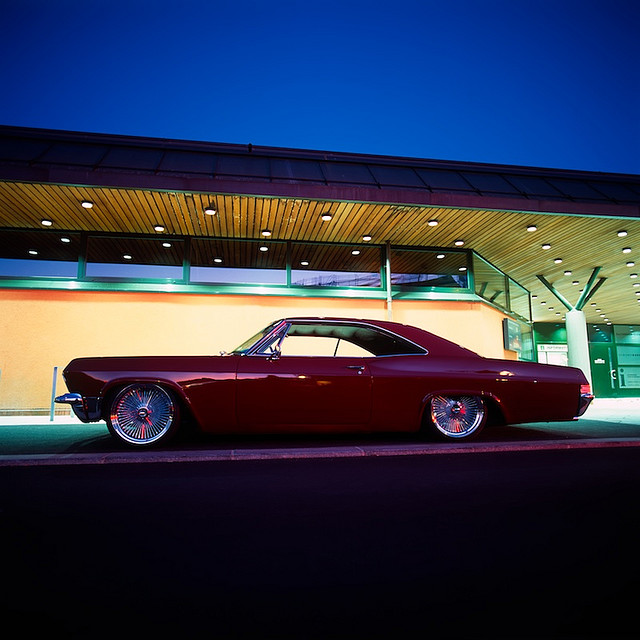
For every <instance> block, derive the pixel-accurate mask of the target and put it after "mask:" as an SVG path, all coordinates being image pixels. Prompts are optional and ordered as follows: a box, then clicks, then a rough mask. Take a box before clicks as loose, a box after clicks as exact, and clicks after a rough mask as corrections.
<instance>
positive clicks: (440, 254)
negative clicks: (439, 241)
mask: <svg viewBox="0 0 640 640" xmlns="http://www.w3.org/2000/svg"><path fill="white" fill-rule="evenodd" d="M436 258H438V260H442V258H444V253H439V254H438V255H437V256H436Z"/></svg>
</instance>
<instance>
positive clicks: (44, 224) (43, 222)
mask: <svg viewBox="0 0 640 640" xmlns="http://www.w3.org/2000/svg"><path fill="white" fill-rule="evenodd" d="M40 224H41V225H42V226H43V227H50V226H51V225H52V224H53V222H51V220H40Z"/></svg>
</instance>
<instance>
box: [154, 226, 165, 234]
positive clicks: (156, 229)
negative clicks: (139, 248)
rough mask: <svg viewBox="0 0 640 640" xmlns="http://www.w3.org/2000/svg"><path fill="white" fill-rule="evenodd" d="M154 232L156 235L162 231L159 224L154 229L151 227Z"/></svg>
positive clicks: (162, 228)
mask: <svg viewBox="0 0 640 640" xmlns="http://www.w3.org/2000/svg"><path fill="white" fill-rule="evenodd" d="M153 230H154V231H157V232H158V233H160V232H162V231H164V227H163V226H162V225H161V224H157V225H156V226H155V227H153Z"/></svg>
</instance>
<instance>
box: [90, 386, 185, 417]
mask: <svg viewBox="0 0 640 640" xmlns="http://www.w3.org/2000/svg"><path fill="white" fill-rule="evenodd" d="M132 384H155V385H158V386H159V387H162V388H163V389H164V390H165V391H169V392H170V394H171V396H172V397H173V398H174V399H175V401H176V402H178V403H179V405H180V407H179V408H180V410H181V412H182V413H183V417H187V416H189V417H191V416H192V415H193V412H192V411H191V406H190V404H189V401H188V399H187V397H186V395H185V393H184V390H183V389H182V387H181V386H180V385H179V384H176V383H175V382H174V381H173V380H168V379H166V378H159V377H157V376H136V377H135V378H133V377H131V378H130V377H122V378H116V379H114V380H109V382H108V383H107V384H105V386H104V387H103V389H102V399H101V409H102V418H103V419H105V420H106V418H107V415H108V413H109V411H110V410H111V403H112V401H113V399H114V397H115V396H116V395H117V394H118V393H119V392H120V391H121V390H122V389H124V388H125V387H128V386H129V385H132ZM185 413H186V415H184V414H185Z"/></svg>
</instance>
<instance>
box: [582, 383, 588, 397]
mask: <svg viewBox="0 0 640 640" xmlns="http://www.w3.org/2000/svg"><path fill="white" fill-rule="evenodd" d="M590 394H591V385H590V384H581V385H580V395H581V396H582V395H590Z"/></svg>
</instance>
